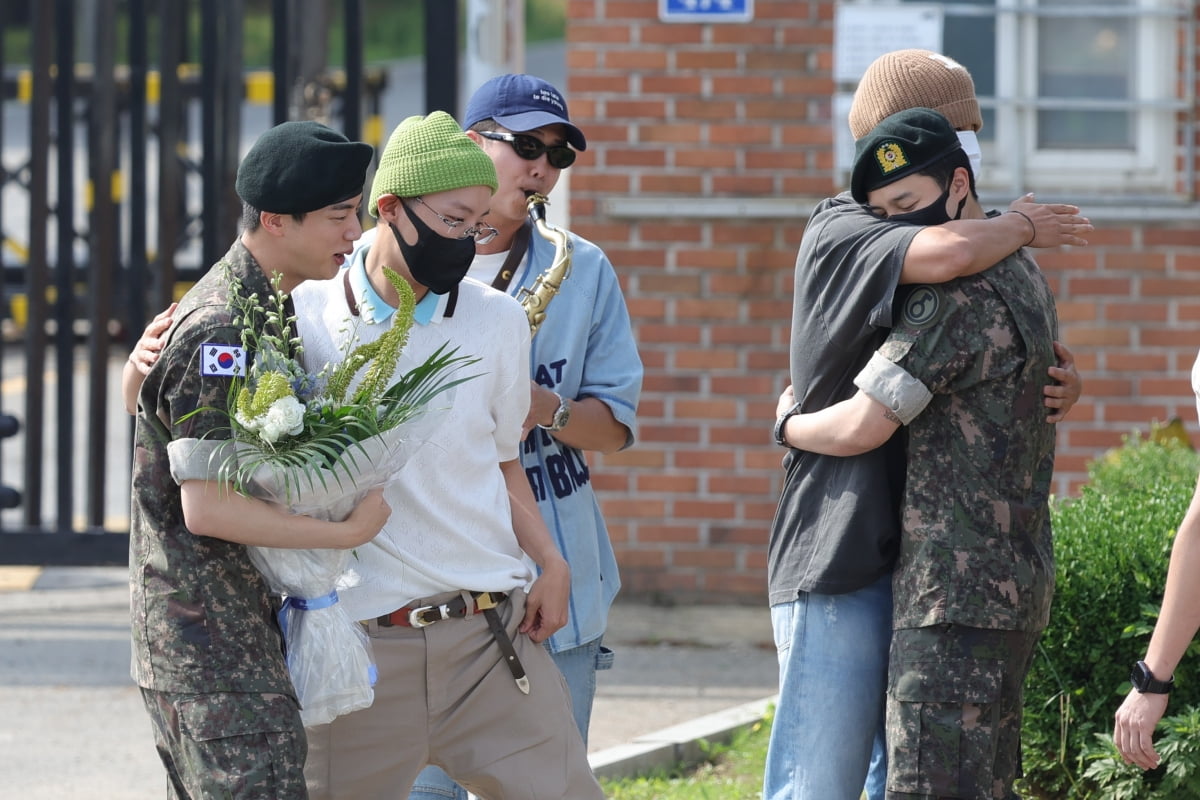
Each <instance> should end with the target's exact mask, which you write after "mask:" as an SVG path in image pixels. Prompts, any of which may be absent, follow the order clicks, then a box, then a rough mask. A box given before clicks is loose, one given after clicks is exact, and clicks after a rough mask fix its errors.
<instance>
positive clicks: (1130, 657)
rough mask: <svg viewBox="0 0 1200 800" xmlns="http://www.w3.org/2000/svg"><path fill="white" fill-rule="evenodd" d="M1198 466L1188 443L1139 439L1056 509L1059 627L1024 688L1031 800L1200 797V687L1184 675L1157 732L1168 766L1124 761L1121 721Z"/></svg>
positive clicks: (1192, 667)
mask: <svg viewBox="0 0 1200 800" xmlns="http://www.w3.org/2000/svg"><path fill="white" fill-rule="evenodd" d="M1198 467H1200V456H1197V454H1196V453H1194V452H1192V451H1191V450H1190V449H1189V448H1187V447H1185V446H1181V445H1180V444H1178V443H1174V442H1167V443H1165V444H1157V443H1154V442H1151V441H1146V440H1142V439H1139V438H1131V439H1129V440H1127V441H1126V442H1125V445H1124V446H1123V447H1121V448H1119V449H1116V450H1113V451H1112V452H1110V453H1109V454H1107V455H1106V456H1105V457H1103V458H1101V459H1098V460H1097V461H1096V462H1094V463H1093V464H1092V465H1091V466H1090V468H1089V478H1090V480H1089V483H1088V485H1086V486H1084V487H1083V489H1082V490H1081V493H1080V496H1079V497H1077V498H1073V499H1069V500H1063V501H1058V502H1056V503H1055V504H1054V507H1053V509H1052V520H1053V526H1054V548H1055V557H1056V562H1057V566H1056V587H1055V594H1054V605H1053V609H1052V611H1051V616H1050V625H1049V627H1048V628H1047V629H1046V632H1045V633H1044V635H1043V636H1042V640H1041V642H1040V644H1039V645H1038V650H1037V653H1036V655H1035V658H1034V664H1033V668H1032V669H1031V671H1030V674H1029V678H1028V680H1027V681H1026V684H1025V685H1026V689H1025V721H1024V727H1023V730H1022V739H1023V747H1024V750H1023V757H1024V770H1025V778H1024V779H1023V780H1022V781H1021V782H1020V783H1019V784H1018V788H1019V790H1020V792H1021V794H1022V796H1023V797H1027V798H1037V799H1038V800H1085V799H1086V800H1090V799H1091V798H1104V800H1152V799H1153V800H1167V798H1170V800H1184V798H1200V786H1198V784H1200V757H1198V755H1200V735H1198V734H1200V712H1198V711H1197V707H1198V706H1200V680H1197V679H1196V675H1197V666H1200V665H1198V664H1197V663H1196V660H1195V659H1194V658H1185V659H1184V662H1183V663H1182V664H1181V665H1180V667H1179V669H1178V671H1177V672H1176V689H1175V691H1174V692H1173V693H1172V696H1171V706H1170V710H1171V713H1173V714H1174V715H1175V716H1173V717H1172V718H1170V719H1169V720H1164V722H1163V725H1162V726H1161V727H1160V728H1159V736H1160V737H1161V739H1160V741H1161V745H1162V746H1161V747H1160V748H1159V753H1160V754H1161V755H1162V756H1163V764H1162V765H1161V766H1160V767H1159V768H1158V769H1155V770H1152V771H1151V772H1149V773H1144V774H1143V773H1142V771H1141V770H1138V769H1136V768H1132V767H1128V766H1126V765H1124V764H1123V762H1121V760H1120V757H1119V756H1118V755H1117V753H1116V750H1115V748H1114V747H1113V746H1112V740H1111V734H1112V727H1113V714H1114V713H1115V712H1116V709H1117V707H1118V706H1119V705H1120V703H1121V700H1122V698H1123V697H1124V695H1125V693H1126V692H1128V690H1129V671H1130V667H1131V666H1132V665H1133V662H1134V661H1136V660H1137V659H1139V658H1141V657H1142V655H1143V654H1144V653H1145V650H1146V645H1147V643H1148V641H1149V634H1150V630H1151V629H1152V628H1153V625H1154V620H1155V617H1156V616H1157V613H1158V607H1159V604H1160V603H1161V601H1162V592H1163V584H1164V582H1165V580H1166V573H1167V560H1168V558H1169V556H1170V549H1171V542H1172V540H1173V537H1174V535H1175V530H1176V528H1177V527H1178V525H1179V522H1180V521H1181V520H1182V519H1183V515H1184V512H1185V511H1186V510H1187V507H1188V503H1189V502H1190V500H1191V497H1192V492H1193V490H1194V488H1195V485H1196V474H1197V469H1198Z"/></svg>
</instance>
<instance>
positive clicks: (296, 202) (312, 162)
mask: <svg viewBox="0 0 1200 800" xmlns="http://www.w3.org/2000/svg"><path fill="white" fill-rule="evenodd" d="M374 155H375V149H374V148H373V147H371V145H369V144H366V143H364V142H352V141H350V140H349V139H347V138H346V137H345V136H344V135H343V134H341V133H338V132H337V131H335V130H334V129H333V128H329V127H327V126H325V125H322V124H320V123H319V122H284V123H281V124H279V125H276V126H275V127H274V128H271V129H270V130H268V131H267V132H266V133H264V134H263V135H262V136H260V137H258V141H257V142H255V143H254V146H253V147H251V148H250V152H249V153H247V154H246V157H245V158H244V159H242V163H241V165H240V166H239V167H238V172H237V194H238V197H240V198H241V199H242V201H243V202H245V203H249V204H250V205H251V206H253V207H254V208H256V209H258V210H259V211H269V212H272V213H275V214H304V213H307V212H309V211H316V210H318V209H321V208H324V207H325V206H330V205H333V204H334V203H340V202H342V201H343V200H347V199H349V198H351V197H354V196H355V195H358V194H361V193H362V190H363V184H365V183H366V180H367V167H368V166H369V165H370V163H371V159H372V157H373V156H374Z"/></svg>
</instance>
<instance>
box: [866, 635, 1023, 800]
mask: <svg viewBox="0 0 1200 800" xmlns="http://www.w3.org/2000/svg"><path fill="white" fill-rule="evenodd" d="M1003 675H1004V664H1003V662H1000V661H994V660H990V659H969V658H958V659H939V660H937V661H911V662H904V663H902V664H900V669H898V670H897V669H893V671H892V679H891V684H892V686H891V691H890V692H889V693H888V703H887V733H888V740H889V741H888V744H889V761H888V789H889V791H893V792H902V793H907V794H927V795H934V796H941V795H948V796H952V797H960V798H979V799H980V800H986V799H987V798H990V797H992V788H993V787H992V784H993V781H992V765H993V764H994V761H995V753H996V741H997V739H996V734H997V730H998V724H997V722H998V718H999V712H1000V705H999V701H1000V696H1001V688H1002V686H1003Z"/></svg>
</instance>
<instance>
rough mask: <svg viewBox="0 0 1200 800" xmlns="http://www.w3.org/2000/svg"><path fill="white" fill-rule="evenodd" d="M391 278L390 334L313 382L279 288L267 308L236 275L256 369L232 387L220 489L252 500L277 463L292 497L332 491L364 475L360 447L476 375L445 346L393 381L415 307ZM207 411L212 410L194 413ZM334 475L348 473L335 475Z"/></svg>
mask: <svg viewBox="0 0 1200 800" xmlns="http://www.w3.org/2000/svg"><path fill="white" fill-rule="evenodd" d="M384 275H385V276H386V277H387V279H388V281H389V282H390V283H391V284H392V286H393V287H394V288H395V289H396V291H397V293H398V294H399V297H400V303H399V307H398V308H397V310H396V313H395V315H394V316H393V318H392V325H391V327H390V328H389V329H388V330H387V331H385V332H384V333H383V334H382V335H381V336H380V337H379V338H378V339H377V340H375V341H374V342H369V343H366V344H359V345H357V346H355V347H353V348H352V349H349V352H347V353H346V354H345V357H344V358H343V359H342V361H341V362H340V363H339V364H337V365H333V366H331V365H329V364H326V365H325V366H324V367H323V368H322V369H321V370H320V371H319V372H318V373H315V374H314V373H310V372H308V371H306V370H305V369H304V367H303V365H302V364H301V362H300V355H301V354H302V353H303V345H302V343H301V341H300V339H299V337H298V336H296V335H295V333H294V331H295V323H296V319H295V317H294V316H291V315H289V314H288V313H287V311H286V309H287V308H288V306H287V304H286V302H287V295H286V294H285V293H283V292H281V291H280V290H279V282H278V280H276V281H275V282H274V283H273V289H274V291H273V292H272V295H271V296H270V297H268V298H267V300H266V302H265V303H264V302H262V301H261V300H260V298H259V297H258V295H257V294H249V295H242V293H241V291H240V288H241V287H240V286H239V285H237V282H236V279H235V278H233V276H232V274H231V275H230V280H231V281H233V282H234V284H235V286H234V292H233V297H234V301H233V302H234V305H235V308H234V311H235V318H234V324H235V325H238V326H240V327H241V332H242V334H241V336H242V346H243V347H244V348H245V350H246V351H247V353H248V354H251V355H252V356H253V362H252V364H251V365H250V367H249V369H248V370H247V374H246V375H245V377H241V378H239V377H235V378H233V380H232V381H231V384H230V403H229V408H230V412H229V415H228V416H229V422H230V425H229V427H228V428H227V429H225V430H226V431H227V432H228V433H229V434H230V440H231V441H232V442H233V443H234V444H235V445H236V446H237V450H236V453H230V452H229V451H228V450H227V449H225V448H221V449H218V450H217V451H215V452H214V458H216V457H218V456H219V457H220V458H221V461H220V464H219V466H218V468H217V475H218V477H219V479H220V480H221V481H224V482H227V483H230V484H232V485H233V486H234V488H235V489H237V490H238V491H239V492H244V491H245V487H246V486H247V485H248V484H249V482H250V481H251V479H252V477H253V475H254V474H255V472H257V471H258V470H259V469H260V468H261V467H262V466H264V465H269V466H271V467H272V468H274V470H275V471H276V472H277V473H278V474H280V475H283V476H284V478H285V484H286V487H287V493H288V496H289V497H294V496H295V495H296V494H297V492H298V491H300V490H302V489H303V488H305V487H309V488H311V487H313V486H315V485H316V484H317V483H319V484H320V485H321V486H322V487H325V486H326V484H327V482H328V480H329V479H330V478H329V476H330V475H332V476H333V480H335V481H339V482H340V479H341V477H342V474H343V472H344V470H345V469H351V470H353V469H355V468H356V466H357V462H356V459H357V458H360V457H361V456H362V455H363V451H362V449H361V443H362V442H364V441H366V440H367V439H370V438H372V437H376V436H379V435H381V434H383V433H386V432H388V431H392V430H394V429H395V428H397V427H399V426H401V425H404V424H405V423H408V422H411V421H414V420H415V419H416V418H417V417H418V416H419V415H421V414H422V413H424V412H425V410H426V409H427V408H428V407H429V404H430V403H431V402H432V401H433V400H434V398H436V397H437V396H438V395H440V394H442V393H443V392H446V391H448V390H449V389H451V388H453V387H455V386H457V385H459V384H461V383H464V382H466V381H469V380H471V379H472V378H473V377H475V376H474V375H465V376H464V375H461V374H459V371H460V370H461V369H463V368H464V367H466V366H469V365H471V364H474V363H476V362H477V361H478V360H479V359H477V358H472V357H467V356H460V355H457V349H453V350H450V349H448V348H447V347H446V346H445V345H443V346H442V347H439V348H438V349H437V350H436V351H435V352H434V353H433V354H431V355H430V356H429V357H428V358H427V359H425V361H424V362H422V363H421V364H419V365H417V366H416V367H415V368H413V369H411V370H409V371H408V372H407V373H405V374H403V375H401V376H400V377H399V378H398V379H397V380H396V381H395V382H393V381H392V379H393V376H394V375H395V372H396V367H397V364H398V363H399V360H400V356H401V353H402V352H403V350H404V347H405V345H406V344H407V343H408V336H409V331H410V330H411V329H412V325H413V313H414V309H415V307H416V299H415V297H414V295H413V290H412V287H411V286H409V284H408V282H407V281H406V280H404V279H403V278H402V277H401V276H400V275H399V274H397V273H396V272H394V271H393V270H391V269H388V268H386V267H385V268H384ZM364 368H365V369H366V374H365V375H364V376H363V378H362V380H361V381H360V382H359V383H358V385H357V386H356V387H355V388H354V390H353V391H352V392H351V390H350V386H351V384H352V383H353V380H354V377H355V376H356V375H357V374H358V373H359V371H360V370H362V369H364ZM206 410H212V409H207V408H206V409H197V410H196V411H194V412H192V414H197V413H200V412H201V411H206ZM189 416H191V415H189ZM335 467H337V468H340V469H332V471H331V468H335Z"/></svg>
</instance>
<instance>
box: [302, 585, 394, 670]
mask: <svg viewBox="0 0 1200 800" xmlns="http://www.w3.org/2000/svg"><path fill="white" fill-rule="evenodd" d="M337 601H338V593H337V589H334V590H332V591H331V592H330V593H329V594H323V595H321V596H320V597H312V598H306V597H293V596H291V595H288V597H287V598H285V599H284V601H283V605H282V606H280V608H279V615H278V616H279V628H280V630H282V631H283V638H284V641H287V632H288V622H287V621H288V613H287V612H288V609H291V608H294V609H296V610H297V611H316V610H318V609H322V608H329V607H330V606H332V605H333V604H335V603H336V602H337ZM378 677H379V669H378V668H377V667H376V666H375V665H374V664H371V665H370V666H369V667H367V678H368V680H370V682H371V686H374V685H375V681H376V680H377V679H378Z"/></svg>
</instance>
